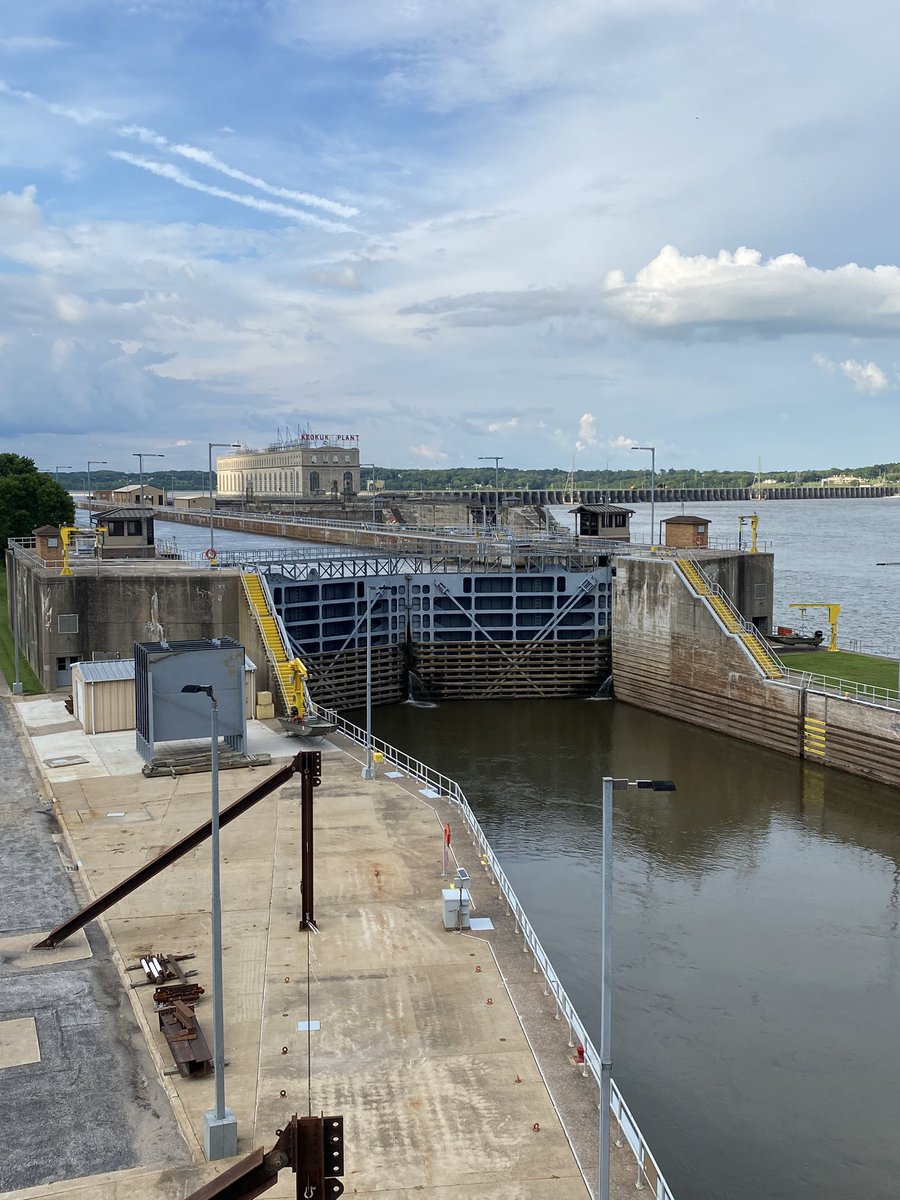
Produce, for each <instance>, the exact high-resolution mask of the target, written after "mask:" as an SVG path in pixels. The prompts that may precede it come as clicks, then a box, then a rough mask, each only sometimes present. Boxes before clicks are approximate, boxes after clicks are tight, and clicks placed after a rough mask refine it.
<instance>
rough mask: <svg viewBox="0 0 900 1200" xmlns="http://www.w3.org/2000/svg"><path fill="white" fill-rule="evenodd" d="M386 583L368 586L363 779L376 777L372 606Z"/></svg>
mask: <svg viewBox="0 0 900 1200" xmlns="http://www.w3.org/2000/svg"><path fill="white" fill-rule="evenodd" d="M384 588H385V585H382V586H381V587H377V588H368V587H367V588H366V762H365V766H364V767H363V769H362V770H361V771H360V773H359V775H360V778H361V779H374V778H375V757H374V753H373V750H372V606H373V605H374V604H375V602H376V601H377V600H378V599H380V597H381V593H382V592H383V591H384Z"/></svg>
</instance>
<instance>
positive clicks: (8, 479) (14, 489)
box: [0, 454, 75, 550]
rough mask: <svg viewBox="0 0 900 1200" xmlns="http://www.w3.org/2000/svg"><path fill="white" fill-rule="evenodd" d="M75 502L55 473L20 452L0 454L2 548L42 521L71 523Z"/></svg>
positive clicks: (45, 523) (0, 547)
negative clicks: (59, 482) (44, 469)
mask: <svg viewBox="0 0 900 1200" xmlns="http://www.w3.org/2000/svg"><path fill="white" fill-rule="evenodd" d="M74 519H75V506H74V505H73V503H72V497H71V496H70V495H69V493H68V492H67V491H66V490H65V489H64V488H62V487H60V485H59V484H58V483H57V482H56V480H55V479H54V478H53V477H52V475H47V474H46V473H45V472H43V471H39V470H38V469H37V467H36V466H35V465H34V460H33V459H31V458H25V457H24V456H23V455H21V454H0V549H4V550H5V549H6V544H7V541H8V540H9V538H11V537H28V536H29V534H30V533H31V531H32V529H36V528H37V527H38V526H39V525H64V524H71V523H72V521H74Z"/></svg>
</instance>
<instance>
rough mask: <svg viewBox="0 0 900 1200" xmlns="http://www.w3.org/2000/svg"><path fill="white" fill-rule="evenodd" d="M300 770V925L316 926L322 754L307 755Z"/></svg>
mask: <svg viewBox="0 0 900 1200" xmlns="http://www.w3.org/2000/svg"><path fill="white" fill-rule="evenodd" d="M306 759H307V761H306V762H305V763H304V764H303V767H302V768H301V771H300V928H301V929H315V927H316V914H315V889H314V887H313V788H317V787H318V786H319V784H320V783H321V782H322V755H321V754H318V753H312V754H307V756H306Z"/></svg>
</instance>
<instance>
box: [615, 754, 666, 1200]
mask: <svg viewBox="0 0 900 1200" xmlns="http://www.w3.org/2000/svg"><path fill="white" fill-rule="evenodd" d="M625 788H638V789H640V790H644V789H646V790H648V791H652V792H674V791H675V790H676V789H675V784H674V783H673V782H672V780H671V779H613V778H611V777H610V776H608V775H605V776H604V777H603V890H602V893H601V901H600V927H601V943H600V956H601V960H602V973H601V984H600V1181H599V1182H600V1186H599V1190H598V1193H597V1194H598V1200H609V1112H610V1102H611V1100H612V1021H611V1019H610V1015H611V1014H610V1010H611V1006H612V924H611V921H612V868H613V857H612V831H613V792H614V791H616V792H617V791H621V790H623V789H625Z"/></svg>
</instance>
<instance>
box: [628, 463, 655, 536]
mask: <svg viewBox="0 0 900 1200" xmlns="http://www.w3.org/2000/svg"><path fill="white" fill-rule="evenodd" d="M631 448H632V450H649V451H650V545H651V546H654V545H655V544H656V526H655V524H654V521H655V517H656V447H655V446H632V447H631Z"/></svg>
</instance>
